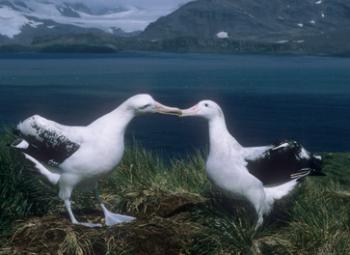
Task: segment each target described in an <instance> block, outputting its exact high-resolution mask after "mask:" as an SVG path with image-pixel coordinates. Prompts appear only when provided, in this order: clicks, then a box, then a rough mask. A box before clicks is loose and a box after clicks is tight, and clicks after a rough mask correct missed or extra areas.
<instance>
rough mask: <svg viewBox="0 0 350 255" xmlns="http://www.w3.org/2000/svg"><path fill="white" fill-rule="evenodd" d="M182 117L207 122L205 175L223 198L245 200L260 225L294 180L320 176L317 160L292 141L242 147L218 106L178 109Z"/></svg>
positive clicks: (206, 102)
mask: <svg viewBox="0 0 350 255" xmlns="http://www.w3.org/2000/svg"><path fill="white" fill-rule="evenodd" d="M182 116H199V117H203V118H205V119H207V120H208V122H209V155H208V158H207V162H206V170H207V176H208V178H209V180H210V181H211V182H212V183H213V184H214V185H215V186H216V187H218V188H219V189H220V190H221V191H222V192H223V193H224V194H225V195H226V196H228V197H232V198H239V199H245V200H248V201H249V202H250V203H251V204H252V205H253V207H254V209H255V211H256V213H257V217H258V219H257V223H256V227H255V228H256V229H257V228H258V227H259V226H261V225H262V223H263V217H264V216H266V215H268V214H269V213H270V212H271V210H272V206H273V203H274V201H275V200H277V199H281V198H282V197H284V196H285V195H287V194H288V193H289V192H290V191H292V190H293V189H294V188H295V187H296V185H297V183H298V180H300V179H301V178H303V177H305V176H307V175H323V174H322V173H321V161H322V159H321V157H320V156H319V155H315V154H311V153H309V152H308V151H307V150H306V149H305V148H303V147H302V146H301V145H300V144H298V143H297V142H295V141H284V142H280V143H278V144H275V145H268V146H262V147H250V148H245V147H243V146H242V145H240V144H239V143H238V142H237V140H236V139H235V138H234V137H233V136H232V135H231V134H230V133H229V131H228V130H227V127H226V123H225V117H224V114H223V111H222V110H221V108H220V106H219V105H218V104H216V103H215V102H213V101H210V100H203V101H200V102H199V103H198V104H196V105H195V106H193V107H191V108H189V109H185V110H182Z"/></svg>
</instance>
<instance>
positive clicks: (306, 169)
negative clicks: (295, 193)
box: [246, 141, 323, 186]
mask: <svg viewBox="0 0 350 255" xmlns="http://www.w3.org/2000/svg"><path fill="white" fill-rule="evenodd" d="M246 162H247V169H248V171H249V172H250V173H251V174H252V175H254V176H255V177H257V178H258V179H259V180H260V181H261V182H262V183H263V184H264V186H276V185H280V184H283V183H287V182H289V181H291V180H294V179H301V178H302V177H305V176H307V175H323V174H322V172H321V167H322V158H321V156H319V155H314V154H311V153H309V152H308V151H307V150H306V149H305V148H304V147H303V146H301V145H300V144H299V143H297V142H295V141H283V142H280V143H277V144H275V145H273V146H271V147H270V148H269V149H267V150H266V151H264V152H263V153H262V154H261V155H260V156H257V157H255V158H249V157H246Z"/></svg>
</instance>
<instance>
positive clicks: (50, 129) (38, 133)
mask: <svg viewBox="0 0 350 255" xmlns="http://www.w3.org/2000/svg"><path fill="white" fill-rule="evenodd" d="M72 129H74V128H73V127H72ZM71 131H72V130H70V129H69V127H67V126H63V125H60V124H58V123H56V122H54V121H50V120H47V119H45V118H43V117H40V116H38V115H34V116H32V117H30V118H28V119H26V120H25V121H23V122H21V123H20V124H18V126H17V134H18V135H19V137H20V138H21V139H23V140H25V141H26V142H27V143H28V145H27V146H23V144H24V143H23V140H22V141H21V139H17V141H15V143H14V144H13V147H15V148H18V149H20V150H22V151H24V152H25V153H27V154H28V155H30V156H32V157H34V158H35V159H37V160H39V161H41V162H43V163H45V164H48V165H50V166H57V165H59V164H61V163H62V162H63V161H65V160H66V159H67V158H69V157H70V156H72V155H73V154H74V153H75V152H76V151H77V150H78V149H79V148H80V141H79V140H80V139H79V136H78V135H75V136H76V137H74V133H73V132H71ZM76 131H78V130H76ZM16 144H17V146H16ZM20 145H21V146H20Z"/></svg>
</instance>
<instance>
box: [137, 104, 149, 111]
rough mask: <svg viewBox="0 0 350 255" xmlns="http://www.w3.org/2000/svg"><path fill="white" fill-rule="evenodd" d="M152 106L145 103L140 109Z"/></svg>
mask: <svg viewBox="0 0 350 255" xmlns="http://www.w3.org/2000/svg"><path fill="white" fill-rule="evenodd" d="M150 106H151V104H146V105H144V106H141V107H140V109H141V110H144V109H146V108H148V107H150Z"/></svg>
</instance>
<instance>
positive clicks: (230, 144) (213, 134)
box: [209, 115, 242, 153]
mask: <svg viewBox="0 0 350 255" xmlns="http://www.w3.org/2000/svg"><path fill="white" fill-rule="evenodd" d="M209 143H210V153H214V152H221V151H223V150H224V151H228V150H230V149H237V150H240V149H241V148H242V146H241V145H240V144H239V143H238V142H237V140H236V139H235V138H234V137H233V136H232V135H231V134H230V133H229V131H228V130H227V126H226V121H225V117H224V116H223V115H222V116H215V117H214V118H212V119H210V120H209Z"/></svg>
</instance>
